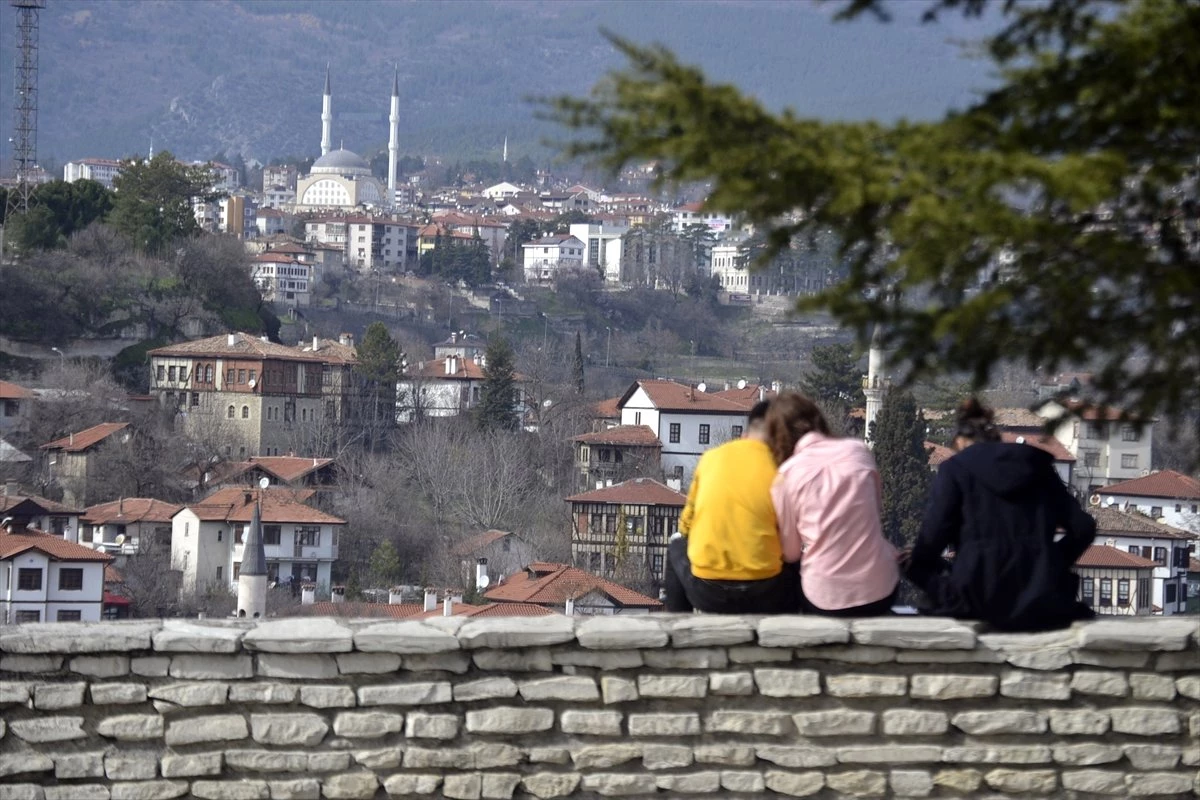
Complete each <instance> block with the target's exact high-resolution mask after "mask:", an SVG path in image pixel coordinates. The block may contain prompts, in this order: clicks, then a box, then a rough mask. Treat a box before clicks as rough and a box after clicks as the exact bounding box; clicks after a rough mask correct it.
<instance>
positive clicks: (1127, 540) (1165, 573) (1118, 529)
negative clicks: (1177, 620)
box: [1088, 506, 1200, 615]
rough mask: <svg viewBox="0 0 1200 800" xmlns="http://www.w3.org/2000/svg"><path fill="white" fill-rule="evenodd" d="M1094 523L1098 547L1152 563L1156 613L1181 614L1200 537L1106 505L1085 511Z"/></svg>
mask: <svg viewBox="0 0 1200 800" xmlns="http://www.w3.org/2000/svg"><path fill="white" fill-rule="evenodd" d="M1088 513H1090V514H1091V515H1092V516H1093V517H1094V518H1095V520H1096V541H1095V544H1097V545H1105V546H1107V547H1113V548H1116V549H1118V550H1123V551H1125V552H1127V553H1130V554H1131V555H1135V556H1139V557H1141V558H1144V559H1146V560H1148V561H1151V562H1153V563H1154V569H1153V571H1152V573H1151V576H1150V578H1151V583H1150V602H1151V604H1152V605H1153V607H1154V609H1155V611H1154V613H1156V614H1158V613H1161V614H1167V615H1169V614H1181V613H1184V611H1185V610H1186V609H1187V603H1188V579H1187V573H1188V564H1189V560H1190V559H1191V558H1192V556H1193V555H1194V554H1195V552H1196V546H1197V540H1200V535H1197V534H1194V533H1188V532H1187V531H1181V530H1179V529H1178V528H1172V527H1170V526H1169V525H1163V524H1161V523H1159V522H1155V521H1154V520H1152V519H1150V518H1149V517H1144V516H1142V515H1141V514H1132V513H1126V512H1124V511H1119V510H1117V509H1116V508H1112V507H1108V506H1093V507H1091V508H1089V509H1088Z"/></svg>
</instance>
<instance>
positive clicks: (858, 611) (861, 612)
mask: <svg viewBox="0 0 1200 800" xmlns="http://www.w3.org/2000/svg"><path fill="white" fill-rule="evenodd" d="M899 588H900V587H899V585H898V584H897V586H896V588H895V589H892V593H891V594H889V595H888V596H887V597H885V598H883V599H882V600H876V601H875V602H873V603H865V604H864V605H861V606H851V607H850V608H835V609H833V610H830V609H826V608H820V607H819V606H816V605H813V603H812V601H811V600H809V599H808V597H806V596H805V594H804V587H803V586H801V587H800V610H801V611H803V612H804V613H805V614H820V615H822V616H826V617H887V616H891V613H892V606H893V605H895V603H896V592H897V591H898V590H899Z"/></svg>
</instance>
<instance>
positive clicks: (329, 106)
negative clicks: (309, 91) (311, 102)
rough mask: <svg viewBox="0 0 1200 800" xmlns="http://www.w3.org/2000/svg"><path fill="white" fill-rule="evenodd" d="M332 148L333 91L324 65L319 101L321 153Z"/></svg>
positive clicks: (326, 66)
mask: <svg viewBox="0 0 1200 800" xmlns="http://www.w3.org/2000/svg"><path fill="white" fill-rule="evenodd" d="M332 149H333V91H332V90H331V89H330V88H329V65H328V64H326V65H325V97H324V99H323V100H322V101H321V155H325V154H326V153H328V152H329V151H330V150H332Z"/></svg>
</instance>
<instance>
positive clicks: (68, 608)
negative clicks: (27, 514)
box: [0, 523, 112, 624]
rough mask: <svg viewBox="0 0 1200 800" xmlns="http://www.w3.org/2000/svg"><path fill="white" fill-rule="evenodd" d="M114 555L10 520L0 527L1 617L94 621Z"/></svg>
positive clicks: (98, 616) (101, 609)
mask: <svg viewBox="0 0 1200 800" xmlns="http://www.w3.org/2000/svg"><path fill="white" fill-rule="evenodd" d="M110 561H112V556H110V555H107V554H105V553H100V552H97V551H95V550H92V549H91V548H89V547H83V546H81V545H78V544H74V543H73V542H68V541H64V540H63V539H62V538H61V537H59V536H55V535H54V534H50V533H45V532H42V531H38V530H35V529H32V528H24V527H18V526H16V525H14V524H13V523H9V524H8V525H7V526H6V527H5V528H4V529H0V622H3V623H9V624H12V623H21V622H98V621H99V620H100V619H101V617H102V616H103V613H104V568H105V566H106V565H107V564H108V563H109V562H110Z"/></svg>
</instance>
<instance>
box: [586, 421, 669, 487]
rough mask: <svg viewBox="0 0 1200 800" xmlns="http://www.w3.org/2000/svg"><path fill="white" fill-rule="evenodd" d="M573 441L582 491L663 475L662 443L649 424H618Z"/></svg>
mask: <svg viewBox="0 0 1200 800" xmlns="http://www.w3.org/2000/svg"><path fill="white" fill-rule="evenodd" d="M571 442H572V444H573V446H574V450H575V464H576V467H577V468H578V470H579V488H580V490H581V491H582V490H586V489H588V488H590V487H593V486H594V487H596V488H601V487H602V486H603V485H604V484H605V483H608V484H612V483H613V482H616V483H620V482H621V481H623V480H625V479H626V478H632V477H635V476H638V475H643V476H647V477H660V478H661V477H662V442H660V441H659V440H658V437H657V436H655V435H654V431H653V430H651V429H650V427H649V426H646V425H615V426H613V427H611V428H606V429H604V430H602V431H597V432H594V433H584V434H580V435H579V436H576V437H574V438H573V439H572V440H571Z"/></svg>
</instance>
